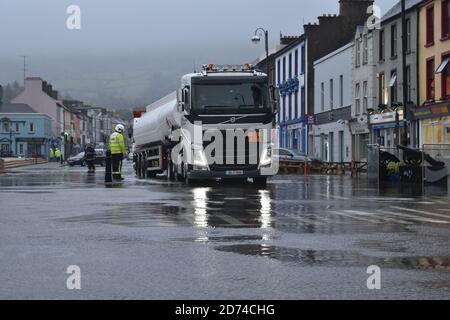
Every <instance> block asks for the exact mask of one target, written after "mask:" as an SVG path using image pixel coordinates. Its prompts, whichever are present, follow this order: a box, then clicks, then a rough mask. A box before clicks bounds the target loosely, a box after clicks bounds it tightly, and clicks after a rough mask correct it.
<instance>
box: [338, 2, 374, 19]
mask: <svg viewBox="0 0 450 320" xmlns="http://www.w3.org/2000/svg"><path fill="white" fill-rule="evenodd" d="M373 2H374V1H373V0H340V1H339V16H344V17H355V16H358V15H359V16H361V15H362V16H363V17H365V16H366V15H367V8H368V7H369V6H371V5H373Z"/></svg>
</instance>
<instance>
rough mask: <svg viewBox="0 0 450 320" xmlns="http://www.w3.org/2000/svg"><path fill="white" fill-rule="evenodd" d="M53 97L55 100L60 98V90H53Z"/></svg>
mask: <svg viewBox="0 0 450 320" xmlns="http://www.w3.org/2000/svg"><path fill="white" fill-rule="evenodd" d="M51 97H52V98H53V99H55V100H58V91H56V90H52V95H51Z"/></svg>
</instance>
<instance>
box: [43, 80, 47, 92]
mask: <svg viewBox="0 0 450 320" xmlns="http://www.w3.org/2000/svg"><path fill="white" fill-rule="evenodd" d="M42 91H44V92H47V81H42Z"/></svg>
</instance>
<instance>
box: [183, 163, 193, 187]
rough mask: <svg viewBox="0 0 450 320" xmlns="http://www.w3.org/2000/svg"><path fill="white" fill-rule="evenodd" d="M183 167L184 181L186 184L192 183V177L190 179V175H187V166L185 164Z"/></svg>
mask: <svg viewBox="0 0 450 320" xmlns="http://www.w3.org/2000/svg"><path fill="white" fill-rule="evenodd" d="M182 168H183V173H182V176H183V182H184V183H185V184H187V185H189V184H190V183H191V179H189V177H188V175H187V170H186V166H185V165H184V164H183V166H182Z"/></svg>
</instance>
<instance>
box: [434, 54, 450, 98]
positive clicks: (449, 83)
mask: <svg viewBox="0 0 450 320" xmlns="http://www.w3.org/2000/svg"><path fill="white" fill-rule="evenodd" d="M449 61H450V55H444V56H442V62H441V64H440V65H439V67H438V68H437V70H436V73H440V74H441V80H442V84H441V85H442V87H441V88H442V90H441V91H442V98H443V99H447V98H449V97H450V70H449V69H450V68H449V67H448V64H449Z"/></svg>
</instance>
